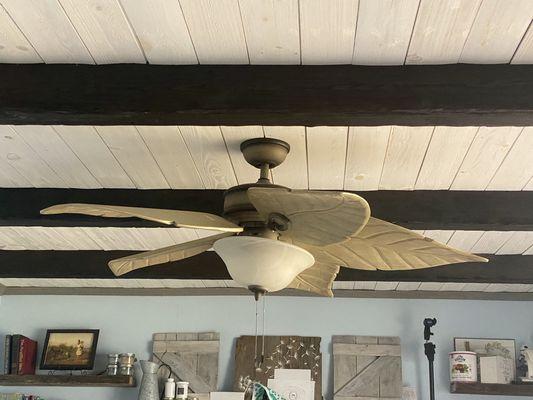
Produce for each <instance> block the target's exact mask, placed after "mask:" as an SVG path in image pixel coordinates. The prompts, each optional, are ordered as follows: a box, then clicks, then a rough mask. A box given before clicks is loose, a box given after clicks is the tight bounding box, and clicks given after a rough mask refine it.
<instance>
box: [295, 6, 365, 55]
mask: <svg viewBox="0 0 533 400" xmlns="http://www.w3.org/2000/svg"><path fill="white" fill-rule="evenodd" d="M357 9H358V0H334V1H329V2H327V3H326V2H321V1H317V0H303V1H300V35H301V39H300V40H301V51H302V64H350V63H351V62H352V58H353V49H354V40H355V28H356V23H357Z"/></svg>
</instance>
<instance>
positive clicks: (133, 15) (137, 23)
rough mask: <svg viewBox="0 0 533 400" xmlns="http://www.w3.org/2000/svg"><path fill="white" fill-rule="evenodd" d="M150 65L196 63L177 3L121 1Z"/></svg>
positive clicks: (196, 59)
mask: <svg viewBox="0 0 533 400" xmlns="http://www.w3.org/2000/svg"><path fill="white" fill-rule="evenodd" d="M120 2H121V4H122V6H123V7H124V11H125V13H126V15H127V18H128V20H129V22H130V23H131V25H132V27H133V29H134V31H135V34H136V36H137V39H138V40H139V43H140V45H141V47H142V49H143V51H144V55H145V56H146V59H147V60H148V62H149V63H150V64H197V63H198V58H197V57H196V53H195V51H194V46H193V44H192V41H191V38H190V36H189V31H188V29H187V24H186V23H185V18H183V13H182V11H181V7H180V4H179V2H178V1H176V0H150V1H139V0H120Z"/></svg>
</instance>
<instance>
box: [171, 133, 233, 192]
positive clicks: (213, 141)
mask: <svg viewBox="0 0 533 400" xmlns="http://www.w3.org/2000/svg"><path fill="white" fill-rule="evenodd" d="M180 132H181V134H182V136H183V139H184V140H185V143H186V144H187V147H188V149H189V151H190V153H191V156H192V157H193V159H194V162H195V165H196V169H197V170H198V173H199V174H200V177H201V178H202V181H203V183H204V185H205V187H206V188H207V189H227V188H229V187H231V186H235V185H236V184H237V178H236V176H235V171H234V170H233V166H232V165H231V160H230V157H229V155H228V151H227V148H226V144H225V143H224V138H223V136H222V132H221V130H220V127H218V126H180Z"/></svg>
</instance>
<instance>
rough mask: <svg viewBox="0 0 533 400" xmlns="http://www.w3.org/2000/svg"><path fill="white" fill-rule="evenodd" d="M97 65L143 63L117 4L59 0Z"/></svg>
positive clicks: (113, 0)
mask: <svg viewBox="0 0 533 400" xmlns="http://www.w3.org/2000/svg"><path fill="white" fill-rule="evenodd" d="M59 2H60V3H61V5H62V6H63V9H64V10H65V12H66V13H67V15H68V17H69V19H70V21H71V22H72V24H73V25H74V27H75V28H76V31H77V32H78V34H79V35H80V37H81V39H82V40H83V42H84V43H85V45H86V46H87V48H88V49H89V51H90V53H91V55H92V56H93V59H94V61H96V63H97V64H112V63H145V62H146V59H145V58H144V54H143V52H142V50H141V48H140V47H139V44H138V43H137V39H136V37H135V36H134V34H133V31H132V29H131V26H130V24H129V22H128V21H127V19H126V17H125V16H124V12H123V11H122V8H121V6H120V4H119V2H118V0H59Z"/></svg>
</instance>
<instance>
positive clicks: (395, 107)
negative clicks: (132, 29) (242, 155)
mask: <svg viewBox="0 0 533 400" xmlns="http://www.w3.org/2000/svg"><path fill="white" fill-rule="evenodd" d="M0 76H2V79H1V81H0V124H71V125H93V124H94V125H119V124H125V125H129V124H145V125H165V124H185V125H254V124H259V125H308V126H312V125H388V124H396V125H411V126H416V125H454V126H464V125H494V126H499V125H532V124H533V66H530V65H520V66H519V65H515V66H511V65H461V64H459V65H443V66H388V67H370V66H153V65H101V66H90V65H12V64H0Z"/></svg>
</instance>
